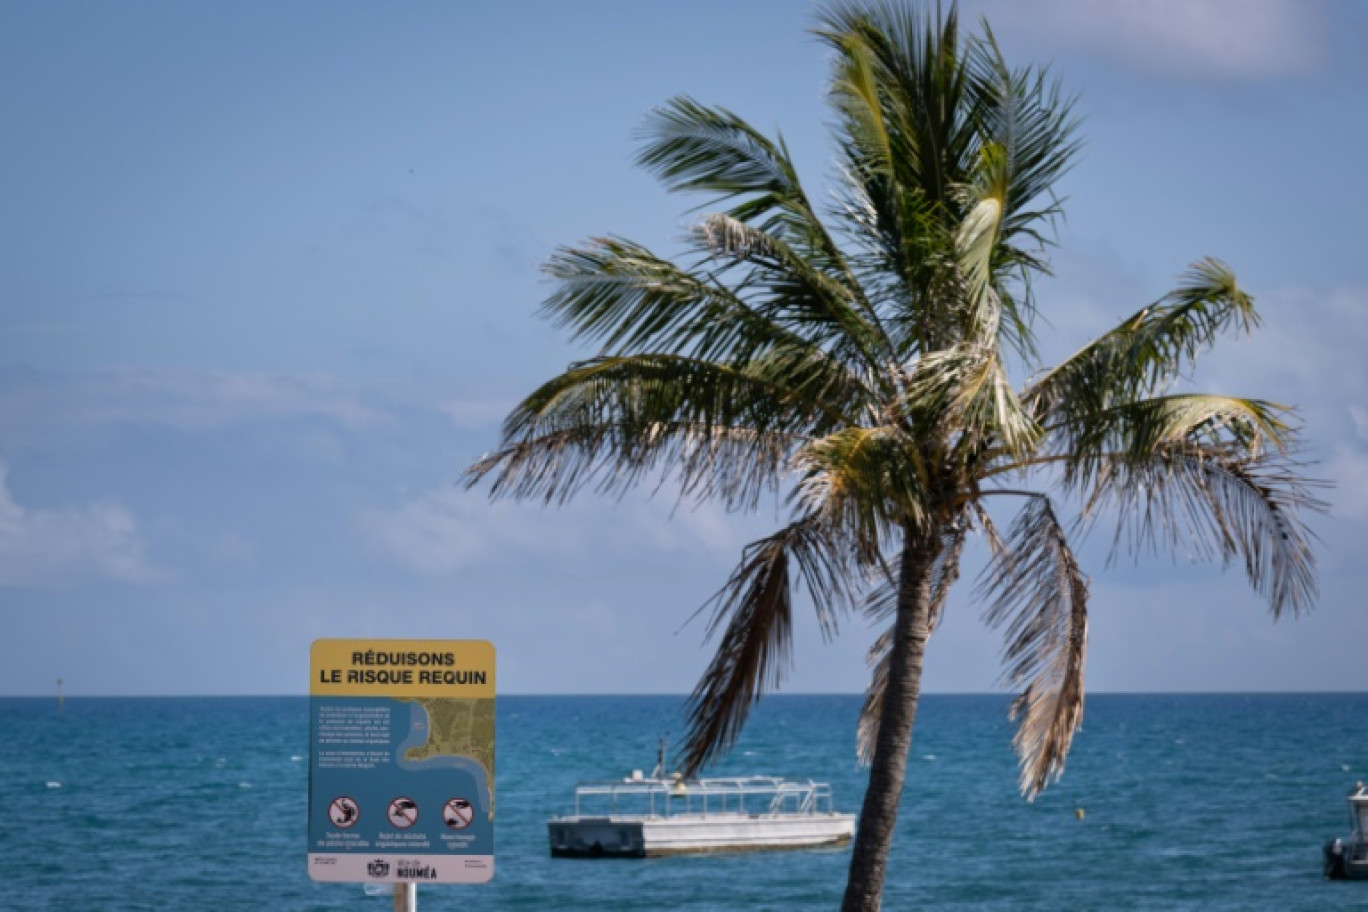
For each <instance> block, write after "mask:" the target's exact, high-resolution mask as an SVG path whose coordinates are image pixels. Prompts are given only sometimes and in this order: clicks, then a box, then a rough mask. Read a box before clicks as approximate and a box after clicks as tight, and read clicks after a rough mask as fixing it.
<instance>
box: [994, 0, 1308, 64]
mask: <svg viewBox="0 0 1368 912" xmlns="http://www.w3.org/2000/svg"><path fill="white" fill-rule="evenodd" d="M991 13H992V19H993V21H994V22H999V21H1000V22H1003V23H1004V24H1006V25H1007V26H1008V28H1010V29H1011V30H1013V31H1019V32H1021V33H1022V34H1024V35H1026V36H1028V37H1030V38H1032V39H1035V40H1038V41H1040V42H1041V43H1042V44H1045V45H1047V46H1048V47H1049V48H1050V49H1051V50H1056V51H1058V50H1068V51H1082V52H1085V53H1088V54H1090V55H1093V56H1096V57H1100V58H1103V59H1107V60H1114V61H1118V62H1121V63H1124V64H1126V65H1129V66H1131V67H1134V68H1136V69H1141V70H1145V71H1148V72H1158V73H1176V74H1178V75H1184V76H1199V77H1202V76H1206V77H1220V78H1233V79H1258V78H1263V77H1270V76H1285V75H1297V74H1303V73H1309V72H1313V71H1315V70H1316V69H1318V68H1319V67H1320V66H1321V65H1322V64H1323V63H1324V62H1325V60H1326V57H1327V54H1328V51H1327V49H1326V46H1325V45H1326V36H1325V16H1324V10H1323V9H1322V5H1321V3H1320V2H1319V0H1127V2H1124V3H1103V2H1099V0H1042V2H1035V3H1028V4H1019V3H1012V4H1003V5H1002V6H1000V7H999V6H993V7H992V9H991Z"/></svg>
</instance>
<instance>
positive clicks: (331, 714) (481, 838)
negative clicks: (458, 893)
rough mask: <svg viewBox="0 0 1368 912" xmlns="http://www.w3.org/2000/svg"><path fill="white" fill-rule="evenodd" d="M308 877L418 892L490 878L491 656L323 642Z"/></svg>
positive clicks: (408, 899)
mask: <svg viewBox="0 0 1368 912" xmlns="http://www.w3.org/2000/svg"><path fill="white" fill-rule="evenodd" d="M310 681H311V683H310V686H309V694H310V699H309V716H310V720H309V729H310V746H311V749H310V752H309V852H308V855H309V876H310V877H311V878H313V879H314V880H317V881H328V882H344V883H345V882H352V883H389V884H393V885H394V887H395V893H394V908H395V909H409V910H412V909H414V908H416V902H415V890H414V888H415V887H416V885H417V884H420V883H484V882H486V881H488V880H489V879H490V878H491V877H493V876H494V647H493V645H492V644H490V643H488V642H486V641H484V640H317V641H315V642H314V644H313V648H312V649H311V650H310Z"/></svg>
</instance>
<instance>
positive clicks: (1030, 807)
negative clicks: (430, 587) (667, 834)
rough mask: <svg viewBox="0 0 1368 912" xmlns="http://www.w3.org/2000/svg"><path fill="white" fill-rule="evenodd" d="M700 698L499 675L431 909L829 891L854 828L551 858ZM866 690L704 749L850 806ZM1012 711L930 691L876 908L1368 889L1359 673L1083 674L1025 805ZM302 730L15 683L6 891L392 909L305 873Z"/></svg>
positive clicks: (788, 901)
mask: <svg viewBox="0 0 1368 912" xmlns="http://www.w3.org/2000/svg"><path fill="white" fill-rule="evenodd" d="M682 702H683V701H682V699H681V698H679V697H670V696H640V697H628V696H510V697H500V698H499V699H498V718H497V731H498V734H497V745H496V747H497V771H496V796H495V797H496V807H497V816H496V819H495V859H496V861H495V875H494V879H493V880H492V881H491V882H490V883H488V884H480V885H469V886H462V885H448V886H437V885H434V886H422V887H420V888H419V892H418V908H419V909H420V910H437V909H451V910H457V909H460V910H491V912H495V910H532V909H536V910H609V909H611V910H623V912H629V910H681V912H683V910H688V912H720V910H731V909H737V910H748V912H761V910H773V912H781V910H782V912H801V910H829V909H834V908H836V907H837V906H838V905H839V902H840V896H841V891H842V887H843V885H844V882H845V869H846V865H847V863H848V860H849V851H848V850H846V849H842V850H829V851H816V852H792V853H764V854H759V853H757V854H747V855H734V856H705V857H680V858H662V859H644V860H573V859H552V858H551V857H550V856H549V853H548V850H547V838H546V825H545V820H546V817H547V816H548V815H551V814H559V813H567V812H569V811H570V810H571V809H572V793H573V789H574V786H575V783H576V782H577V781H579V780H583V779H602V778H612V777H617V776H625V775H627V774H628V773H629V772H630V771H631V770H632V769H645V770H648V771H649V770H650V768H651V767H652V765H653V764H654V761H655V751H656V745H657V742H658V741H659V739H660V738H661V737H662V736H663V735H665V733H666V732H671V733H672V734H673V736H676V737H677V736H678V734H679V732H680V731H681V730H682V723H681V722H680V719H679V711H680V707H681V704H682ZM859 705H860V698H859V697H857V696H845V695H842V696H801V695H777V696H773V697H768V698H766V699H765V701H764V702H762V703H761V705H760V706H759V707H758V708H757V710H756V712H755V714H754V715H753V718H752V720H751V722H750V724H749V725H748V726H747V729H746V731H745V733H744V736H743V738H742V740H741V742H740V743H739V744H738V745H737V747H736V749H735V750H734V751H733V752H732V753H731V754H730V755H729V756H728V757H727V758H726V760H725V761H724V762H722V763H720V764H718V765H717V766H716V767H715V768H714V769H713V770H712V771H711V772H714V773H716V774H719V775H721V774H735V775H749V774H765V775H782V776H790V777H795V778H816V779H823V780H826V781H828V782H830V783H831V785H832V788H833V791H834V793H835V798H836V802H835V803H836V806H837V809H839V810H848V811H858V810H859V802H860V797H861V789H862V786H863V780H864V776H865V772H864V771H863V770H862V769H861V768H860V767H859V766H858V765H857V764H856V762H855V740H854V739H855V719H856V715H857V713H858V711H859ZM1005 710H1006V700H1005V699H1004V698H1003V697H1000V696H950V695H928V696H926V697H924V698H923V701H922V705H921V710H920V713H919V716H918V719H917V731H916V740H915V743H914V745H913V749H912V758H911V761H910V764H909V770H908V778H907V787H906V791H905V793H904V796H903V803H902V810H901V814H900V817H899V822H898V833H897V838H896V841H895V844H894V848H893V854H892V857H891V859H890V870H889V877H888V884H887V888H886V890H885V894H884V908H885V909H887V910H902V909H914V908H915V909H935V910H940V909H948V910H966V912H967V910H1051V912H1056V910H1108V912H1113V910H1129V909H1134V910H1186V909H1200V910H1207V909H1210V910H1263V909H1267V910H1279V912H1291V910H1307V912H1312V910H1314V912H1325V910H1339V909H1364V910H1368V883H1365V882H1357V883H1345V882H1329V881H1326V880H1324V879H1323V878H1322V876H1321V845H1322V843H1323V842H1324V841H1325V840H1327V839H1329V838H1332V837H1334V836H1337V835H1345V834H1346V833H1347V828H1348V822H1347V811H1346V808H1345V802H1344V795H1345V793H1346V792H1347V791H1348V789H1349V787H1350V786H1352V785H1353V783H1354V782H1355V781H1356V780H1360V779H1368V694H1281V695H1277V694H1257V695H1256V694H1229V695H1207V694H1203V695H1111V694H1101V695H1096V696H1092V697H1089V698H1088V702H1087V709H1086V716H1085V719H1084V727H1083V730H1082V731H1081V732H1079V734H1078V735H1077V737H1076V738H1075V741H1074V748H1073V752H1072V754H1071V755H1070V758H1069V763H1068V769H1067V771H1066V772H1065V775H1064V778H1063V779H1062V780H1061V781H1060V782H1058V783H1056V784H1055V785H1053V786H1052V787H1051V788H1050V789H1049V790H1047V791H1046V792H1045V793H1044V794H1043V795H1041V796H1040V797H1039V798H1037V799H1036V800H1035V801H1034V802H1031V803H1028V802H1026V801H1025V800H1023V799H1022V798H1021V797H1020V796H1019V794H1018V792H1017V786H1016V781H1017V773H1016V761H1015V757H1014V755H1013V753H1012V748H1011V737H1012V727H1011V725H1010V723H1009V722H1008V721H1007V719H1006V716H1005ZM308 751H309V704H308V698H307V697H241V698H239V697H221V698H138V699H131V698H130V699H124V698H90V699H75V698H69V699H67V700H66V703H65V706H64V707H63V708H62V711H61V712H60V713H59V712H58V705H57V701H56V700H55V699H0V909H5V910H16V912H17V910H25V912H39V910H53V912H58V910H60V912H68V910H71V912H75V910H81V912H99V910H108V912H133V910H158V912H165V910H182V909H183V910H196V912H198V910H228V909H254V910H255V909H260V910H301V912H303V910H318V912H322V910H365V909H371V910H375V912H387V910H389V908H390V906H391V903H390V899H389V898H388V897H380V896H374V895H366V893H365V892H364V890H363V888H362V887H361V886H360V885H358V884H319V883H314V882H313V881H311V880H310V879H309V877H308V874H307V870H306V865H305V853H306V851H307V845H306V816H307V804H308V794H307V791H308V766H309V764H308V757H307V754H308ZM1080 811H1081V814H1080V813H1079V812H1080Z"/></svg>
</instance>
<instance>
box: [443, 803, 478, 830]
mask: <svg viewBox="0 0 1368 912" xmlns="http://www.w3.org/2000/svg"><path fill="white" fill-rule="evenodd" d="M474 817H475V809H474V808H473V807H471V806H470V802H469V801H467V800H465V799H464V798H452V799H451V800H450V801H448V802H447V803H446V804H445V805H443V807H442V821H443V822H444V823H445V824H446V825H447V826H448V827H450V828H451V829H453V830H464V829H465V828H466V827H468V826H470V821H471V820H473V819H474Z"/></svg>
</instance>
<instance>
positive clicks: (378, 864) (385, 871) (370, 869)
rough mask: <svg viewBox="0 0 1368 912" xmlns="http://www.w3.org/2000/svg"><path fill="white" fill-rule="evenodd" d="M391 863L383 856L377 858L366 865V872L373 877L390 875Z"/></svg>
mask: <svg viewBox="0 0 1368 912" xmlns="http://www.w3.org/2000/svg"><path fill="white" fill-rule="evenodd" d="M389 871H390V863H389V862H388V861H385V859H383V858H377V859H375V861H372V862H371V863H370V864H368V865H366V873H367V874H369V875H370V876H371V877H389Z"/></svg>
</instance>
